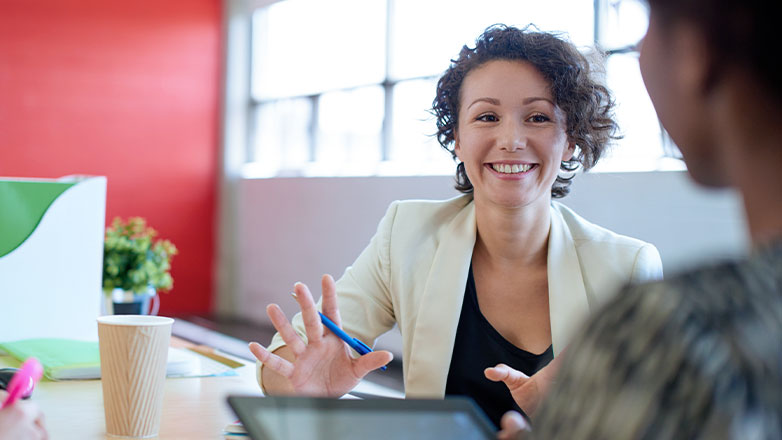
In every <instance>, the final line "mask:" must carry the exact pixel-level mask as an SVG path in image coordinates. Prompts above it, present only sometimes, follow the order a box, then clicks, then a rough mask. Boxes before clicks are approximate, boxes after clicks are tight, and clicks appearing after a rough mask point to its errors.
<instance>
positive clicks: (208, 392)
mask: <svg viewBox="0 0 782 440" xmlns="http://www.w3.org/2000/svg"><path fill="white" fill-rule="evenodd" d="M3 357H4V358H6V359H8V360H10V361H11V362H15V361H13V360H12V359H10V358H8V357H7V356H3ZM6 359H3V360H6ZM0 363H5V364H10V365H13V363H8V362H2V361H0ZM16 364H18V362H16ZM236 372H237V373H239V375H238V376H223V377H203V378H175V379H167V380H166V388H165V391H164V395H163V416H162V419H161V423H160V435H159V437H157V438H159V439H162V440H165V439H177V440H179V439H194V440H198V439H223V428H224V427H225V426H226V425H227V424H229V423H231V422H233V421H234V420H236V417H235V416H234V414H233V412H232V411H231V408H230V407H229V406H228V403H227V402H226V400H225V399H226V397H227V396H228V395H229V394H244V395H262V393H261V390H260V387H259V386H258V384H257V382H256V380H255V365H254V364H249V363H248V364H247V365H245V366H243V367H239V368H237V369H236ZM32 399H33V401H34V402H35V403H36V404H37V405H38V406H39V407H40V408H41V409H42V410H43V413H44V415H45V420H46V427H47V429H48V430H49V436H50V438H52V439H56V440H59V439H65V440H67V439H80V440H93V439H106V438H114V437H108V436H107V435H106V423H105V419H104V414H103V390H102V389H101V384H100V380H73V381H60V382H54V381H49V380H46V379H44V380H42V381H41V382H40V383H39V384H38V386H37V387H36V389H35V391H34V393H33V397H32Z"/></svg>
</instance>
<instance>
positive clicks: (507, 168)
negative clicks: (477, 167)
mask: <svg viewBox="0 0 782 440" xmlns="http://www.w3.org/2000/svg"><path fill="white" fill-rule="evenodd" d="M486 166H487V167H488V168H489V169H490V170H491V171H493V172H494V174H496V175H497V177H498V178H500V179H507V180H518V179H523V178H525V177H526V176H527V175H529V174H530V173H532V172H533V171H534V170H535V169H536V168H537V167H538V164H534V163H524V162H522V163H518V162H493V163H487V164H486Z"/></svg>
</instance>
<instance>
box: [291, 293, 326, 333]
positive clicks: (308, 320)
mask: <svg viewBox="0 0 782 440" xmlns="http://www.w3.org/2000/svg"><path fill="white" fill-rule="evenodd" d="M293 291H294V293H296V302H298V303H299V307H300V308H301V318H302V320H303V321H304V330H305V331H306V332H307V340H308V342H309V343H310V344H317V343H319V342H320V341H321V340H322V339H323V325H322V324H321V323H320V316H319V315H318V309H317V307H315V300H314V299H313V298H312V294H311V293H310V289H309V288H308V287H307V286H306V285H305V284H303V283H296V284H295V285H294V286H293Z"/></svg>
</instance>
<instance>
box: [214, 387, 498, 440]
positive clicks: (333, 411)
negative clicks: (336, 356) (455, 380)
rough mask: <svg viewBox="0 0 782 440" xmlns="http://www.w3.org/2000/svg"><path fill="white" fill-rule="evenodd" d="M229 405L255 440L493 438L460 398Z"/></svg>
mask: <svg viewBox="0 0 782 440" xmlns="http://www.w3.org/2000/svg"><path fill="white" fill-rule="evenodd" d="M229 403H230V404H231V406H232V407H233V408H234V410H235V411H236V413H237V415H238V416H239V418H240V420H241V421H242V423H243V424H244V426H245V429H247V431H248V433H250V435H251V436H252V438H253V439H255V440H261V439H263V440H267V439H268V440H281V439H294V438H296V439H298V438H301V439H320V440H329V439H340V440H342V439H432V438H436V437H442V438H460V439H481V440H482V439H491V438H495V433H494V429H493V427H492V425H491V423H490V422H489V421H488V419H487V418H486V416H485V415H484V414H483V413H481V412H480V410H479V409H478V408H477V406H475V404H474V403H472V402H471V401H469V400H468V399H463V398H456V399H451V398H449V399H448V400H428V399H426V400H420V399H414V400H400V399H373V400H340V399H320V398H307V397H231V398H229Z"/></svg>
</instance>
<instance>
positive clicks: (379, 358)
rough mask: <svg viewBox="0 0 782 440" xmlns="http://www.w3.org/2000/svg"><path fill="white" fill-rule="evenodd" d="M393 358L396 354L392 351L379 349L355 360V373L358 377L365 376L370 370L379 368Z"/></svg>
mask: <svg viewBox="0 0 782 440" xmlns="http://www.w3.org/2000/svg"><path fill="white" fill-rule="evenodd" d="M393 359H394V355H393V354H392V353H391V352H390V351H385V350H378V351H373V352H372V353H367V354H365V355H363V356H360V357H358V358H356V359H354V360H353V374H355V375H356V377H358V378H363V377H364V376H366V375H367V374H368V373H369V372H370V371H374V370H377V369H378V368H380V367H382V366H383V365H386V364H388V363H389V362H391V361H392V360H393Z"/></svg>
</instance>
